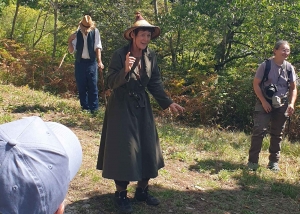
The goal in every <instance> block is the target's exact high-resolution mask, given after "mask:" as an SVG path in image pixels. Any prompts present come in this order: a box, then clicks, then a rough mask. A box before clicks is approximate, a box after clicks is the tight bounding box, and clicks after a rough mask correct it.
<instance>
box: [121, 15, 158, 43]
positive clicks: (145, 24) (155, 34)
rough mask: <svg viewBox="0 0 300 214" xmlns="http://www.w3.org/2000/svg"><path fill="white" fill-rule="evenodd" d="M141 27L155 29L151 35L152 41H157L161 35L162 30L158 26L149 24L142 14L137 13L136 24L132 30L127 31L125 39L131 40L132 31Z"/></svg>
mask: <svg viewBox="0 0 300 214" xmlns="http://www.w3.org/2000/svg"><path fill="white" fill-rule="evenodd" d="M140 27H148V28H153V29H154V31H153V32H152V34H151V39H155V38H157V37H158V36H159V35H160V28H159V27H158V26H154V25H151V24H149V22H147V21H146V20H145V19H144V18H143V17H142V15H141V13H140V12H136V13H135V22H134V23H133V25H132V26H131V27H130V28H128V29H127V30H125V32H124V38H125V39H127V40H131V37H130V33H131V32H132V31H134V30H135V29H137V28H140Z"/></svg>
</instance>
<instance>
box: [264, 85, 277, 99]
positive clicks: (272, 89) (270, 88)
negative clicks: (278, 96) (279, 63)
mask: <svg viewBox="0 0 300 214" xmlns="http://www.w3.org/2000/svg"><path fill="white" fill-rule="evenodd" d="M277 91H278V89H277V86H276V85H275V84H273V83H271V84H270V85H268V86H266V87H265V93H266V95H267V97H269V98H272V97H273V95H274V94H275V92H277Z"/></svg>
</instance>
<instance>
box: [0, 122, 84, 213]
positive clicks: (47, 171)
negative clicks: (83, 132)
mask: <svg viewBox="0 0 300 214" xmlns="http://www.w3.org/2000/svg"><path fill="white" fill-rule="evenodd" d="M81 162H82V149H81V145H80V142H79V140H78V138H77V137H76V135H75V134H74V133H73V132H72V131H71V130H70V129H69V128H67V127H66V126H64V125H62V124H59V123H55V122H44V121H43V120H42V119H41V118H39V117H27V118H24V119H20V120H16V121H13V122H10V123H5V124H2V125H0V213H1V214H12V213H14V214H53V213H55V214H62V213H63V212H64V204H63V201H64V199H65V197H66V195H67V192H68V187H69V183H70V181H71V180H72V179H73V178H74V176H75V175H76V173H77V172H78V170H79V168H80V165H81Z"/></svg>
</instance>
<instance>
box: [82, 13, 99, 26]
mask: <svg viewBox="0 0 300 214" xmlns="http://www.w3.org/2000/svg"><path fill="white" fill-rule="evenodd" d="M79 24H81V25H82V26H83V27H86V28H92V27H94V26H95V22H93V20H92V18H91V17H90V16H89V15H85V16H84V17H83V18H82V20H81V21H80V22H79Z"/></svg>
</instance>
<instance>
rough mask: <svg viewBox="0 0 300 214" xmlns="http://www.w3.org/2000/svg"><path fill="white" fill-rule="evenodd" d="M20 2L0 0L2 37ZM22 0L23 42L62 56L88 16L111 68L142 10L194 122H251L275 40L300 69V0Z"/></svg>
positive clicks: (18, 26) (168, 80) (18, 27)
mask: <svg viewBox="0 0 300 214" xmlns="http://www.w3.org/2000/svg"><path fill="white" fill-rule="evenodd" d="M17 2H18V1H7V0H6V1H4V2H3V3H2V4H0V12H1V13H0V15H1V18H2V20H3V21H2V22H1V23H0V25H1V28H0V29H1V30H0V36H1V38H9V32H11V29H12V26H11V23H13V19H14V16H16V14H15V10H14V9H15V8H16V3H17ZM19 2H22V4H21V5H20V8H19V13H18V14H17V16H16V17H17V18H16V21H15V30H14V32H13V38H14V39H15V40H16V41H17V42H21V43H24V44H26V45H27V46H28V48H31V49H35V50H41V51H44V52H46V54H47V55H48V56H49V57H50V56H51V57H52V58H53V61H60V59H61V58H62V57H63V56H64V55H65V54H66V53H67V43H66V42H67V38H68V36H69V35H70V34H71V33H73V32H74V31H75V30H76V29H77V27H78V23H79V21H80V20H81V19H82V17H83V15H86V14H88V15H91V16H92V18H93V20H94V21H95V22H96V26H97V28H98V29H99V30H100V34H101V40H102V45H103V50H102V59H103V62H104V64H105V65H106V67H107V66H108V63H109V60H110V57H111V55H112V53H113V51H114V50H116V49H117V48H119V47H121V46H123V45H125V44H126V43H127V41H126V40H125V39H124V38H123V32H124V30H125V29H126V28H128V27H130V26H131V24H132V23H133V22H134V12H135V11H137V10H138V11H141V12H142V15H143V16H144V18H145V19H146V20H147V21H149V22H150V23H151V24H154V25H158V26H160V28H161V36H160V37H159V38H158V39H156V40H154V41H153V42H152V43H151V44H150V47H151V48H152V49H154V50H155V51H156V52H157V55H158V60H159V66H160V68H161V72H162V76H163V78H164V82H165V85H166V88H167V89H168V91H170V93H171V94H172V95H173V98H174V99H175V100H176V101H177V102H179V103H180V102H181V103H182V104H183V105H185V106H186V107H187V109H188V111H187V113H186V114H187V115H186V118H187V121H189V122H190V121H193V122H194V123H195V124H197V123H199V122H200V123H204V124H209V125H219V126H222V127H238V128H241V129H243V128H244V129H248V127H251V120H252V118H251V115H252V114H251V107H252V104H253V102H254V101H255V96H254V93H253V91H252V86H251V81H252V78H253V75H254V72H255V70H256V69H257V66H258V64H259V63H261V62H262V61H263V59H265V58H268V57H270V56H271V55H272V49H273V45H274V43H275V42H276V40H279V39H284V40H287V41H289V42H290V44H291V50H292V54H291V56H290V58H289V61H290V62H291V63H292V64H293V65H295V66H296V68H298V67H299V59H300V45H299V43H300V39H299V33H300V32H299V29H300V28H299V23H300V14H299V13H300V2H299V1H298V0H288V1H279V0H261V1H255V0H244V1H241V0H228V1H206V0H197V1H187V0H176V1H168V0H155V1H153V0H130V1H120V0H100V1H99V0H90V1H87V0H63V1H62V0H51V1H47V0H34V1H21V0H20V1H19ZM73 61H74V58H73V56H72V55H67V57H66V58H65V63H66V64H69V65H72V63H73ZM245 97H246V98H247V99H244V98H245ZM249 103H250V104H249ZM233 112H235V113H233Z"/></svg>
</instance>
